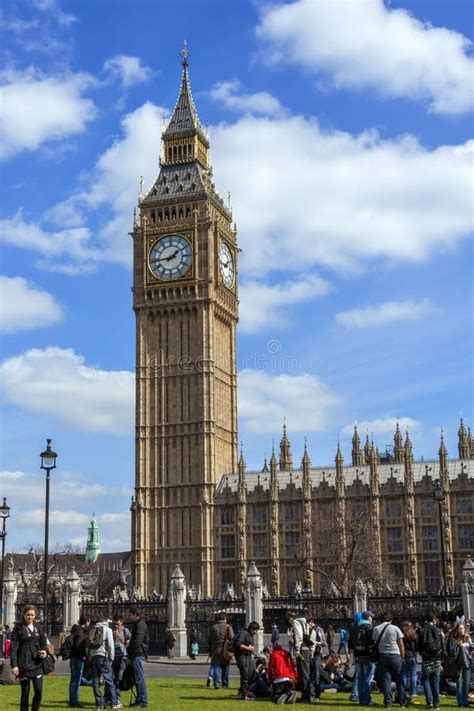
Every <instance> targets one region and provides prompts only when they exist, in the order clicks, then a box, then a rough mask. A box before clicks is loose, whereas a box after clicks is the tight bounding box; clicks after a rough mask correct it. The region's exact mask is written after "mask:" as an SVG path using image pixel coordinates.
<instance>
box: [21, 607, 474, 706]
mask: <svg viewBox="0 0 474 711" xmlns="http://www.w3.org/2000/svg"><path fill="white" fill-rule="evenodd" d="M128 614H129V617H130V620H131V622H132V624H131V625H130V629H128V628H127V627H125V626H124V623H123V619H122V617H121V616H120V615H118V614H117V615H114V617H113V620H107V619H104V620H99V621H97V622H95V623H91V620H90V618H89V617H88V616H87V615H83V616H81V617H80V619H79V621H78V623H77V624H76V625H74V626H73V627H72V629H71V631H70V634H69V635H68V636H67V637H66V638H65V640H63V643H62V646H61V648H60V650H59V653H58V656H61V657H62V658H63V659H67V660H69V662H70V681H69V706H70V707H71V708H80V707H81V703H80V698H79V695H80V688H81V686H82V685H84V684H88V685H90V686H91V687H92V690H93V693H94V697H95V704H96V709H97V710H100V709H103V708H105V707H106V706H108V707H111V708H113V709H120V708H122V703H121V691H123V690H128V689H130V688H131V687H132V686H133V687H134V689H135V701H133V703H131V704H130V705H132V706H135V707H140V708H146V707H147V706H148V691H147V685H146V681H145V672H144V663H145V660H146V658H147V652H148V648H149V637H148V629H147V625H146V622H145V620H144V619H143V617H142V615H141V613H140V610H138V609H137V608H132V609H130V610H129V612H128ZM286 621H287V629H286V632H287V640H288V644H287V647H288V648H285V646H284V645H283V644H282V643H281V642H282V635H280V630H279V628H278V626H277V625H276V624H275V625H273V627H272V633H271V641H270V644H269V645H268V646H266V647H264V648H263V649H262V650H261V651H257V647H258V645H256V643H255V636H256V635H257V633H259V632H260V626H259V624H258V623H257V622H251V623H250V624H249V625H248V626H247V627H246V628H244V629H241V630H240V631H238V632H237V633H236V634H235V633H234V630H233V628H232V626H231V624H229V622H228V620H227V617H226V615H225V613H219V614H218V615H217V619H216V622H215V624H213V625H212V627H211V629H210V632H209V640H208V643H209V657H210V666H209V670H208V678H207V686H213V688H214V689H219V688H224V689H225V688H228V687H229V671H230V664H231V662H232V660H233V659H234V658H235V662H236V665H237V668H238V670H239V676H240V684H239V691H238V698H239V699H242V700H245V701H252V700H255V699H258V698H267V699H269V700H271V701H273V702H274V703H276V704H293V703H295V702H300V703H307V704H312V703H313V702H315V701H316V700H318V699H320V698H321V694H322V693H323V692H346V693H348V694H349V699H350V700H351V701H353V702H355V703H358V704H359V705H360V706H375V705H377V704H375V703H374V701H373V699H372V694H373V691H374V690H375V689H377V690H378V691H380V692H381V694H382V696H383V704H384V706H385V708H391V707H392V705H394V704H397V705H398V706H400V707H402V708H405V707H407V706H409V705H410V704H411V703H412V702H414V699H416V697H417V695H421V694H423V695H424V697H425V702H426V707H427V708H428V709H434V710H436V711H437V710H438V709H439V707H440V694H441V693H452V694H455V695H456V700H457V705H458V707H460V708H467V707H468V706H469V704H470V703H473V704H474V694H471V691H470V689H471V678H472V680H473V681H474V678H473V677H474V675H472V668H473V665H474V628H473V629H472V631H471V628H470V627H469V626H468V625H467V624H466V623H465V621H464V619H458V620H457V621H456V623H455V624H452V625H449V624H447V623H445V624H444V625H442V624H440V623H439V622H438V620H437V619H436V616H435V615H434V614H431V613H428V614H427V615H426V616H425V622H424V624H422V625H419V624H413V623H412V622H410V621H408V620H407V621H405V622H403V624H402V625H401V626H400V627H399V626H398V625H396V624H394V622H393V619H392V615H391V614H390V613H388V612H387V613H386V614H384V615H383V616H381V619H380V620H376V619H375V615H374V614H373V613H372V612H370V611H365V612H362V613H356V615H355V616H354V620H353V623H352V625H351V626H350V628H349V629H346V628H344V627H343V628H340V629H339V631H338V633H336V630H335V629H334V627H333V626H332V625H330V626H329V627H328V628H327V629H326V631H325V630H324V629H323V628H322V626H321V625H319V624H318V622H317V621H316V619H315V618H314V617H311V616H307V615H303V614H299V615H298V614H296V613H293V612H289V613H288V615H287V620H286ZM8 642H9V653H10V663H11V668H12V673H13V675H14V676H15V677H16V678H17V679H18V680H19V682H20V687H21V693H20V711H30V706H29V696H30V691H31V688H32V689H33V695H32V703H31V711H40V707H41V701H42V693H43V677H44V675H46V674H48V673H49V672H50V671H51V670H52V668H54V660H53V657H52V655H51V653H50V645H49V641H48V639H47V637H46V635H45V634H44V632H43V631H42V628H41V626H40V625H39V624H37V621H36V610H35V608H34V606H32V605H26V606H25V607H24V608H23V610H22V616H21V621H20V622H18V623H16V624H15V625H14V626H13V628H12V630H11V632H10V634H9V640H8ZM175 642H176V638H175V636H174V634H173V633H172V631H171V630H169V629H167V630H166V647H167V655H168V657H172V655H173V647H174V644H175ZM336 643H337V651H336ZM190 649H191V653H190V657H191V658H192V659H195V658H196V655H197V654H198V652H199V644H198V637H197V633H196V630H192V632H191V635H190ZM51 665H52V666H51ZM101 687H102V689H101ZM298 695H299V696H298Z"/></svg>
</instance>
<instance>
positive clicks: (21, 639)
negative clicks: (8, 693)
mask: <svg viewBox="0 0 474 711" xmlns="http://www.w3.org/2000/svg"><path fill="white" fill-rule="evenodd" d="M35 619H36V609H35V608H34V607H33V605H25V607H24V608H23V610H22V613H21V622H18V623H17V624H16V625H15V626H14V627H13V630H12V633H11V649H10V664H11V668H12V673H13V675H14V676H15V677H16V678H17V679H19V680H20V686H21V697H20V711H28V699H29V695H30V684H31V685H32V686H33V692H34V693H33V701H32V704H31V711H39V708H40V705H41V697H42V695H43V674H44V670H43V667H42V663H43V660H46V659H47V657H48V648H47V645H48V640H47V638H46V635H45V634H44V632H43V630H42V629H41V628H40V627H38V625H37V624H36V622H35Z"/></svg>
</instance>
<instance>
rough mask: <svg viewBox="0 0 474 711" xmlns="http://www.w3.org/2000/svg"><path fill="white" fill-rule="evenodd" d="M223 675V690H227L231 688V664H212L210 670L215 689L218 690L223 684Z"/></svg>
mask: <svg viewBox="0 0 474 711" xmlns="http://www.w3.org/2000/svg"><path fill="white" fill-rule="evenodd" d="M221 674H222V688H223V689H227V687H228V686H229V662H225V664H212V665H211V668H210V669H209V676H212V681H213V684H214V688H215V689H218V688H219V686H220V683H221Z"/></svg>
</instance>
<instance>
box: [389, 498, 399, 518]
mask: <svg viewBox="0 0 474 711" xmlns="http://www.w3.org/2000/svg"><path fill="white" fill-rule="evenodd" d="M385 515H386V517H387V518H400V516H401V515H402V507H401V504H400V502H399V501H397V500H396V499H388V501H386V502H385Z"/></svg>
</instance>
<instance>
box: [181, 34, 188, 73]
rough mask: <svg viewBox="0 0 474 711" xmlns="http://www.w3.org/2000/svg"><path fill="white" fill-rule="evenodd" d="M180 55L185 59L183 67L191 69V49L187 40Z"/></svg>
mask: <svg viewBox="0 0 474 711" xmlns="http://www.w3.org/2000/svg"><path fill="white" fill-rule="evenodd" d="M180 55H181V56H182V58H183V61H182V62H181V64H182V65H183V67H184V68H186V67H189V62H188V57H189V49H188V41H187V40H184V42H183V49H182V50H181V52H180Z"/></svg>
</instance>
